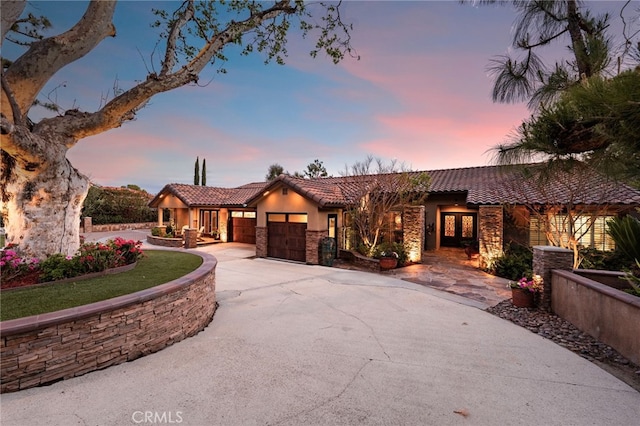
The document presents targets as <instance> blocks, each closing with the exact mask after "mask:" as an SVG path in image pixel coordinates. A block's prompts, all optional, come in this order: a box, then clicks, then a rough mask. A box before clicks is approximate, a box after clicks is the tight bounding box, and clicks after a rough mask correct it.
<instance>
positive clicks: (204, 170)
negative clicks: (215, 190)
mask: <svg viewBox="0 0 640 426" xmlns="http://www.w3.org/2000/svg"><path fill="white" fill-rule="evenodd" d="M202 186H207V159H206V158H203V159H202Z"/></svg>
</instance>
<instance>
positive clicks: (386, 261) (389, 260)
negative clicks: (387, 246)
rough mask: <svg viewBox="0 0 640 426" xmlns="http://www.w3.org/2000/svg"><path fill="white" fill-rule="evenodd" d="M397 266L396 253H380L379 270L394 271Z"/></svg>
mask: <svg viewBox="0 0 640 426" xmlns="http://www.w3.org/2000/svg"><path fill="white" fill-rule="evenodd" d="M397 266H398V253H396V252H395V251H388V252H387V251H383V252H382V253H380V269H382V270H388V269H394V268H396V267H397Z"/></svg>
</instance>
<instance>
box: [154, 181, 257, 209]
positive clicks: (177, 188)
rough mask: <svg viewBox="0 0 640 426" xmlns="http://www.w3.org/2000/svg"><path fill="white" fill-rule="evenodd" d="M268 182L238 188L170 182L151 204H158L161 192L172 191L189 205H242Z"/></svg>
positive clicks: (171, 192)
mask: <svg viewBox="0 0 640 426" xmlns="http://www.w3.org/2000/svg"><path fill="white" fill-rule="evenodd" d="M267 184H268V182H257V183H250V184H247V185H243V186H240V187H237V188H218V187H214V186H199V185H187V184H182V183H170V184H167V185H165V186H164V188H162V190H161V191H160V192H159V193H158V195H156V196H155V198H154V199H153V200H152V201H151V202H150V203H149V205H150V206H152V207H153V206H154V205H157V203H158V202H159V200H160V195H161V194H163V193H170V194H172V195H175V196H176V197H177V198H178V199H180V200H181V201H182V202H183V203H185V204H186V205H187V206H220V207H241V206H243V205H244V204H245V203H246V200H248V199H249V198H251V197H253V196H254V195H255V194H259V193H260V192H261V191H262V189H263V188H264V187H265V186H266V185H267Z"/></svg>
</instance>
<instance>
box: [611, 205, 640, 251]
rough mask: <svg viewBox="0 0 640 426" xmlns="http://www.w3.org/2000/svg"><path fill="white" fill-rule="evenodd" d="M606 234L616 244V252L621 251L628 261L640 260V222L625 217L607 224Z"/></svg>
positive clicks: (617, 218) (630, 217)
mask: <svg viewBox="0 0 640 426" xmlns="http://www.w3.org/2000/svg"><path fill="white" fill-rule="evenodd" d="M607 225H608V228H607V234H609V235H610V236H611V238H613V241H615V243H616V251H621V252H622V253H623V254H624V255H625V256H627V257H628V258H629V260H632V261H633V260H636V259H637V260H640V220H638V219H636V218H634V217H632V216H628V215H627V216H625V217H622V218H619V217H616V218H614V219H613V220H610V221H608V222H607Z"/></svg>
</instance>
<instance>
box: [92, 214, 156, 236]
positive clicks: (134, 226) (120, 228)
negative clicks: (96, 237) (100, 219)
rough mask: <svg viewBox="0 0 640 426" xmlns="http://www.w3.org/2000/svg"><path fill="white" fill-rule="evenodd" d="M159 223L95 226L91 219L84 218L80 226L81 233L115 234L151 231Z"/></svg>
mask: <svg viewBox="0 0 640 426" xmlns="http://www.w3.org/2000/svg"><path fill="white" fill-rule="evenodd" d="M157 225H158V223H157V222H143V223H108V224H104V225H93V224H92V223H91V218H90V217H84V218H82V224H81V226H80V232H82V233H90V232H113V231H126V230H128V229H151V228H153V227H155V226H157Z"/></svg>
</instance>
